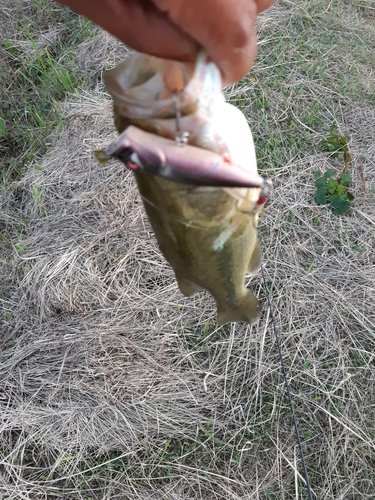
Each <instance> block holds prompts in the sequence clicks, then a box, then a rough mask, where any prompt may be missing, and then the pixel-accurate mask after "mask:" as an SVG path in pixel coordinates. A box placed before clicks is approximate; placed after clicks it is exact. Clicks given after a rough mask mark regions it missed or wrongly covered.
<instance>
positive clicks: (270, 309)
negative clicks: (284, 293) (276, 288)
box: [261, 266, 312, 500]
mask: <svg viewBox="0 0 375 500" xmlns="http://www.w3.org/2000/svg"><path fill="white" fill-rule="evenodd" d="M261 271H262V277H263V283H264V289H265V290H266V296H267V303H268V309H269V311H270V315H271V320H272V325H273V331H274V333H275V338H276V344H277V350H278V351H279V359H280V364H281V371H282V373H283V377H284V382H285V387H286V391H287V394H288V400H289V407H290V411H291V414H292V419H293V425H294V432H295V435H296V439H297V443H298V448H299V455H300V457H301V464H302V470H303V475H304V477H305V483H306V491H307V496H308V499H309V500H312V494H311V488H310V481H309V475H308V473H307V469H306V464H305V457H304V454H303V449H302V443H301V438H300V436H299V431H298V425H297V418H296V414H295V413H294V405H293V399H292V394H291V392H290V387H289V382H288V377H287V373H286V369H285V364H284V359H283V355H282V352H281V344H280V337H279V332H278V330H277V327H276V321H275V317H274V315H273V310H272V305H271V300H270V294H269V291H268V287H267V283H266V277H265V274H264V269H263V266H262V267H261Z"/></svg>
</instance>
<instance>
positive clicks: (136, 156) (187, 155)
mask: <svg viewBox="0 0 375 500" xmlns="http://www.w3.org/2000/svg"><path fill="white" fill-rule="evenodd" d="M104 155H105V156H106V157H107V158H109V157H114V158H117V159H119V160H120V161H121V162H122V163H124V164H125V165H126V166H127V167H128V168H129V169H131V170H138V169H139V170H141V171H143V172H145V173H149V174H153V175H157V176H159V177H163V178H164V179H167V180H170V181H174V182H179V183H182V184H190V185H195V186H213V187H239V188H240V187H243V188H262V187H263V186H265V181H264V179H263V177H261V176H260V175H258V174H256V173H252V172H249V171H247V170H246V169H244V168H242V167H241V166H239V165H236V164H235V163H233V162H232V161H231V160H230V159H229V158H228V157H225V156H223V155H220V154H218V153H214V152H213V151H209V150H206V149H203V148H199V147H196V146H191V145H188V144H184V145H181V144H179V143H178V142H176V141H173V140H171V139H166V138H164V137H160V136H157V135H155V134H151V133H149V132H145V131H144V130H141V129H139V128H137V127H135V126H129V127H128V128H127V129H126V130H124V132H123V133H122V134H121V135H120V136H119V137H118V138H117V139H116V140H115V141H114V142H112V143H110V144H109V145H108V146H107V148H106V149H105V151H104Z"/></svg>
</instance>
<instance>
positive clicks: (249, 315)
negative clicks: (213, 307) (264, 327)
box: [217, 290, 260, 325]
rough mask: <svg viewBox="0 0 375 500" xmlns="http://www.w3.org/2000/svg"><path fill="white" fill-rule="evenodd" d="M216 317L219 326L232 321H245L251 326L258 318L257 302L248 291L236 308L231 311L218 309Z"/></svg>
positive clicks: (258, 308) (258, 305)
mask: <svg viewBox="0 0 375 500" xmlns="http://www.w3.org/2000/svg"><path fill="white" fill-rule="evenodd" d="M217 316H218V323H219V325H224V323H231V322H232V321H245V322H246V323H249V324H250V325H252V324H253V323H256V322H257V321H258V320H259V317H260V304H259V300H258V299H257V298H256V297H255V296H254V295H253V294H252V293H251V292H250V291H249V290H246V294H245V296H244V297H243V299H242V300H241V302H240V304H239V305H238V306H237V307H235V308H233V309H220V308H218V311H217Z"/></svg>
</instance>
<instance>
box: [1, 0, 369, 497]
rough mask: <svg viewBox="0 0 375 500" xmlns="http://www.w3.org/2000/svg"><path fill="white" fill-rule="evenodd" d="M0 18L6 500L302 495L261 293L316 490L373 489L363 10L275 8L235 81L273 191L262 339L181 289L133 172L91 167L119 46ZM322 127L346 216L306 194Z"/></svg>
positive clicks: (318, 0)
mask: <svg viewBox="0 0 375 500" xmlns="http://www.w3.org/2000/svg"><path fill="white" fill-rule="evenodd" d="M3 2H4V0H3ZM0 12H1V14H0V23H1V28H2V34H3V36H4V38H5V44H4V46H3V47H2V49H1V54H0V65H1V67H0V79H1V80H0V84H1V87H2V89H4V90H5V91H4V92H3V93H2V105H1V109H0V151H1V155H2V159H1V160H0V161H1V167H0V169H1V178H0V187H1V191H0V196H1V203H2V209H1V211H0V231H1V240H0V249H1V268H0V279H1V285H0V292H1V295H0V301H1V305H2V314H1V318H0V321H1V332H2V333H1V341H0V378H1V380H2V392H1V393H0V417H1V421H0V422H1V424H0V425H1V433H0V498H1V499H30V500H39V499H52V498H64V499H69V500H70V499H72V500H73V499H74V500H76V499H84V500H89V499H111V500H112V499H142V500H143V499H150V500H151V499H155V500H156V499H160V500H161V499H174V500H192V499H227V500H240V499H241V500H244V499H254V500H255V499H256V500H276V499H277V500H279V499H283V500H284V499H285V500H287V499H305V498H307V496H306V490H305V488H304V481H303V478H302V470H301V464H300V459H299V455H298V449H297V445H296V440H295V435H294V432H293V426H292V419H291V415H290V410H289V406H288V400H287V398H286V391H285V388H284V383H283V379H282V375H281V370H280V361H279V359H278V353H277V348H276V344H275V339H274V335H273V329H272V322H271V319H270V313H269V311H268V309H267V303H266V297H265V286H267V287H268V289H269V291H270V298H271V303H272V306H273V310H274V314H275V322H276V325H277V327H278V330H279V332H280V337H281V348H282V352H283V355H284V358H285V365H286V368H287V372H288V377H289V380H290V384H291V391H292V395H293V399H294V404H295V411H296V416H297V420H298V425H299V429H300V434H301V439H302V445H303V449H304V452H305V461H306V465H307V469H308V472H309V476H310V482H311V488H312V491H313V498H316V499H322V500H323V499H324V500H326V499H335V500H358V499H366V498H368V499H373V497H374V493H373V492H374V488H375V484H374V483H375V481H374V469H375V444H374V443H375V424H374V422H375V405H374V401H375V372H374V370H375V369H374V361H375V354H374V352H375V349H374V347H375V308H374V306H373V304H374V303H375V285H374V283H375V257H374V247H375V236H374V235H375V203H374V202H375V163H374V153H375V71H374V67H375V23H374V20H375V9H374V5H373V2H372V1H371V0H358V1H357V0H350V1H349V0H348V1H341V0H330V1H328V0H312V1H308V2H307V1H296V0H295V1H294V0H288V1H287V0H284V1H279V2H278V3H277V5H276V6H275V7H273V8H272V9H270V10H269V11H267V12H266V13H264V14H263V15H262V16H261V17H260V19H259V22H258V34H259V54H258V59H257V62H256V64H255V66H254V68H253V69H252V71H251V72H250V73H249V75H247V76H246V77H245V78H244V79H243V80H242V81H241V82H239V83H238V84H237V85H235V86H234V87H232V88H229V89H227V90H226V95H227V98H228V99H229V100H230V101H231V102H232V103H233V104H235V105H237V106H238V107H240V108H241V109H242V111H243V112H244V113H245V115H246V117H247V118H248V121H249V124H250V127H251V129H252V132H253V135H254V139H255V142H256V148H257V156H258V164H259V171H260V173H261V174H262V175H263V176H265V177H270V178H271V179H272V181H273V193H272V196H271V198H270V200H269V201H268V203H267V205H266V210H265V214H264V218H263V219H262V221H261V225H260V230H259V235H260V241H261V246H262V251H263V266H264V272H265V276H266V283H263V282H262V279H261V275H258V276H256V277H253V278H251V280H250V279H249V280H248V282H249V286H250V287H251V288H252V289H253V290H254V291H255V293H256V294H257V296H258V297H259V298H260V300H261V302H262V304H263V315H262V318H261V321H260V323H259V324H257V325H255V326H253V327H249V326H247V325H245V324H240V323H238V324H231V325H225V326H224V327H218V326H217V325H216V311H215V304H214V302H213V301H212V299H211V298H210V297H209V295H208V294H205V293H201V294H199V295H195V296H194V297H191V298H185V297H183V296H182V295H181V293H180V292H179V290H178V288H177V285H176V282H175V280H174V276H173V273H172V271H171V269H170V268H169V266H168V265H167V263H166V262H165V260H164V258H163V256H162V255H161V254H160V251H159V249H158V247H157V245H156V242H155V238H154V235H153V233H152V230H151V228H150V225H149V223H148V221H147V218H146V216H145V213H144V210H143V207H142V203H141V200H140V198H139V196H138V193H137V190H136V187H135V184H134V180H133V178H132V174H131V172H128V171H127V170H126V169H125V168H123V166H122V165H121V164H118V163H116V162H113V163H110V164H109V166H107V167H101V166H99V165H98V164H97V163H96V161H95V159H94V155H93V152H94V150H95V149H97V148H100V147H102V146H103V145H105V144H106V143H107V142H108V141H109V140H111V139H113V138H114V137H115V136H116V133H115V130H114V126H113V120H112V111H111V102H110V98H109V96H108V94H107V93H106V92H105V90H104V87H103V83H102V76H103V72H104V71H105V69H107V68H109V67H112V66H113V65H115V64H116V63H117V62H119V61H120V60H122V59H123V58H124V57H126V56H127V53H128V50H127V49H126V48H125V47H122V46H121V44H120V43H119V42H117V41H115V40H114V39H112V38H111V37H110V36H109V35H107V34H105V33H104V32H102V31H101V30H99V29H98V28H96V27H94V26H92V25H91V24H90V23H88V22H87V21H85V20H83V19H81V18H78V16H76V15H75V14H74V13H72V12H71V11H70V10H69V9H68V8H63V7H60V6H58V5H57V4H54V3H51V2H50V1H47V0H34V1H26V0H25V1H22V2H21V1H18V2H16V1H13V2H8V1H7V2H6V5H4V6H3V7H2V8H1V9H0ZM332 137H336V138H338V139H341V138H342V137H344V138H346V140H347V150H348V152H349V153H350V156H351V159H352V161H351V162H349V163H348V165H347V172H348V173H349V174H350V175H351V177H352V179H353V184H352V186H351V192H352V193H353V195H354V196H355V198H354V200H353V202H352V213H351V214H347V215H341V216H338V215H335V214H333V213H332V210H331V208H330V206H329V205H326V206H324V205H319V206H318V205H316V203H315V202H314V196H315V194H316V186H315V178H314V172H315V171H318V170H319V171H321V172H325V171H326V170H327V169H328V168H334V169H335V170H336V171H337V174H339V173H340V172H342V170H343V169H344V167H345V163H344V159H343V157H344V154H343V153H344V151H343V150H339V151H337V150H332V147H331V151H329V149H330V148H329V144H331V145H332V142H334V141H333V139H332Z"/></svg>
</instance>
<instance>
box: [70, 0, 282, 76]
mask: <svg viewBox="0 0 375 500" xmlns="http://www.w3.org/2000/svg"><path fill="white" fill-rule="evenodd" d="M274 1H275V0H63V1H62V2H61V3H64V4H65V5H68V6H69V7H71V8H72V9H73V10H75V11H76V12H78V13H79V14H83V15H84V16H86V17H87V18H89V19H91V20H92V21H94V22H95V23H97V24H99V25H100V26H101V27H102V28H104V29H105V30H107V31H108V32H109V33H111V34H112V35H114V36H115V37H117V38H118V39H119V40H121V41H122V42H124V43H125V44H126V45H129V46H130V47H132V48H134V49H135V50H137V51H139V52H144V53H146V54H150V55H154V56H157V57H162V58H167V59H176V60H180V61H189V62H192V61H194V60H195V58H196V56H197V53H198V52H199V50H200V49H201V48H202V47H203V48H204V49H205V50H206V52H207V54H208V55H209V56H210V57H211V58H212V60H213V61H214V62H215V63H216V64H217V66H218V67H219V68H220V70H221V73H222V77H223V83H224V85H228V84H232V83H234V82H236V81H238V80H240V79H241V78H242V77H243V76H244V75H245V74H246V73H247V72H248V71H249V70H250V68H251V66H252V64H253V62H254V59H255V56H256V34H255V19H256V16H257V15H258V14H259V13H260V12H262V11H264V10H265V9H267V8H268V7H270V6H271V5H272V4H273V3H274Z"/></svg>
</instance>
